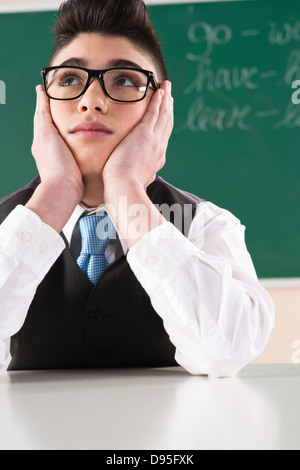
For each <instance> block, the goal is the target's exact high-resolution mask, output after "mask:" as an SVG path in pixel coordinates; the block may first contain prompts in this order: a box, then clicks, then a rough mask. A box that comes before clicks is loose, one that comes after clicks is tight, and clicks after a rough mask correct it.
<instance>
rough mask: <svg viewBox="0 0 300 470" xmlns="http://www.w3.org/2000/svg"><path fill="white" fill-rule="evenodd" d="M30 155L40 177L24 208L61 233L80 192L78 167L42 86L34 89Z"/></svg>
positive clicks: (80, 196) (78, 199)
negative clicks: (34, 101)
mask: <svg viewBox="0 0 300 470" xmlns="http://www.w3.org/2000/svg"><path fill="white" fill-rule="evenodd" d="M36 91H37V106H36V112H35V116H34V139H33V144H32V148H31V150H32V154H33V156H34V159H35V161H36V165H37V168H38V171H39V174H40V177H41V184H40V185H39V186H38V188H37V189H36V191H35V193H34V194H33V196H32V198H31V199H30V201H29V202H28V203H27V205H26V207H27V208H28V209H30V210H32V211H33V212H35V213H37V214H38V215H39V216H40V218H41V219H42V220H43V221H44V222H45V223H47V224H48V225H50V226H52V227H53V228H54V229H55V230H56V231H58V232H60V231H61V230H62V228H63V227H64V225H65V224H66V222H67V221H68V219H69V218H70V216H71V214H72V212H73V211H74V209H75V207H76V205H77V204H78V203H79V202H80V200H81V198H82V194H83V181H82V174H81V172H80V169H79V167H78V165H77V163H76V161H75V159H74V157H73V154H72V152H71V150H70V149H69V147H68V146H67V144H66V143H65V141H64V140H63V138H62V137H61V135H60V134H59V132H58V130H57V128H56V126H55V124H54V123H53V120H52V116H51V111H50V103H49V99H48V97H47V96H46V94H45V92H44V89H43V87H42V86H41V85H39V86H38V87H37V88H36Z"/></svg>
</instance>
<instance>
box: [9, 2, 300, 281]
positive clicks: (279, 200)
mask: <svg viewBox="0 0 300 470" xmlns="http://www.w3.org/2000/svg"><path fill="white" fill-rule="evenodd" d="M149 9H150V14H151V18H152V21H153V24H154V26H155V29H156V31H157V33H158V36H159V37H160V40H161V42H162V44H163V50H164V53H165V57H166V62H167V65H168V68H169V71H170V78H171V80H172V82H173V95H174V98H175V129H174V134H173V136H172V139H171V142H170V146H169V150H168V156H167V157H168V158H167V164H166V167H165V168H164V169H163V171H162V173H161V175H162V176H163V177H164V178H166V179H167V180H168V181H170V182H171V183H173V184H175V185H177V186H179V187H181V188H182V189H186V190H188V191H191V192H193V193H195V194H198V195H199V196H200V197H202V198H205V199H207V200H210V201H212V202H214V203H215V204H217V205H219V206H221V207H225V208H227V209H228V210H230V211H231V212H233V213H234V214H235V215H236V216H237V217H239V218H240V220H241V221H242V223H243V224H244V225H246V226H247V231H246V241H247V245H248V248H249V251H250V253H251V255H252V257H253V260H254V263H255V266H256V269H257V272H258V275H259V276H260V277H274V278H275V277H299V276H300V217H299V210H298V205H299V199H300V198H299V194H300V190H299V187H300V184H299V183H300V178H299V175H300V105H294V104H293V103H292V101H291V97H292V92H293V90H292V82H293V81H294V80H297V79H300V8H299V0H256V1H255V0H253V1H236V2H219V3H199V4H195V3H192V4H186V3H185V4H177V5H157V6H152V7H149ZM54 16H55V12H40V13H23V14H6V15H0V58H1V61H0V80H1V81H2V82H3V83H4V84H5V85H6V88H5V90H4V88H3V86H2V88H1V82H0V102H1V95H2V101H3V93H4V91H5V98H6V104H5V105H4V104H3V105H0V126H1V141H0V152H1V175H0V196H3V195H5V194H7V193H9V192H11V191H13V190H14V189H15V188H17V187H19V186H21V185H23V184H24V183H26V182H27V181H28V180H29V179H30V178H31V177H32V176H34V175H35V172H36V170H35V166H34V162H33V161H32V157H31V152H30V147H31V141H32V119H33V114H34V108H35V92H34V87H35V85H36V84H38V83H40V75H39V72H40V69H41V68H42V67H43V66H45V65H46V64H47V61H48V58H49V56H50V54H51V48H52V38H51V35H50V33H49V27H50V26H52V24H53V18H54Z"/></svg>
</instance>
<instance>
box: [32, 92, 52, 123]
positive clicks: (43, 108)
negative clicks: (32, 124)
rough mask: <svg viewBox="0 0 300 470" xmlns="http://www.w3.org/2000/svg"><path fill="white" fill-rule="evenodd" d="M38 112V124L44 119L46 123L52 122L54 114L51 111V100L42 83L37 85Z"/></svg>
mask: <svg viewBox="0 0 300 470" xmlns="http://www.w3.org/2000/svg"><path fill="white" fill-rule="evenodd" d="M36 95H37V101H36V112H35V119H36V121H37V124H38V123H39V122H40V121H41V120H42V121H43V122H44V123H46V124H48V125H49V124H50V123H51V124H52V116H51V111H50V100H49V98H48V97H47V95H46V93H45V91H44V88H43V86H42V85H38V86H37V87H36Z"/></svg>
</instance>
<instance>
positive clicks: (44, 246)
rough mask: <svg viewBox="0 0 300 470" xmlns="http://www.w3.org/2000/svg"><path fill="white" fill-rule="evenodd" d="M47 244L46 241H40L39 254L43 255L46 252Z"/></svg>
mask: <svg viewBox="0 0 300 470" xmlns="http://www.w3.org/2000/svg"><path fill="white" fill-rule="evenodd" d="M48 248H49V247H48V245H47V243H42V244H41V245H40V247H39V252H40V253H41V255H44V254H45V253H47V251H48Z"/></svg>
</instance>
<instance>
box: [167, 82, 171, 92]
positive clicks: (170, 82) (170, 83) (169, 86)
mask: <svg viewBox="0 0 300 470" xmlns="http://www.w3.org/2000/svg"><path fill="white" fill-rule="evenodd" d="M168 84H169V90H170V93H171V91H172V83H171V82H169V83H168Z"/></svg>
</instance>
